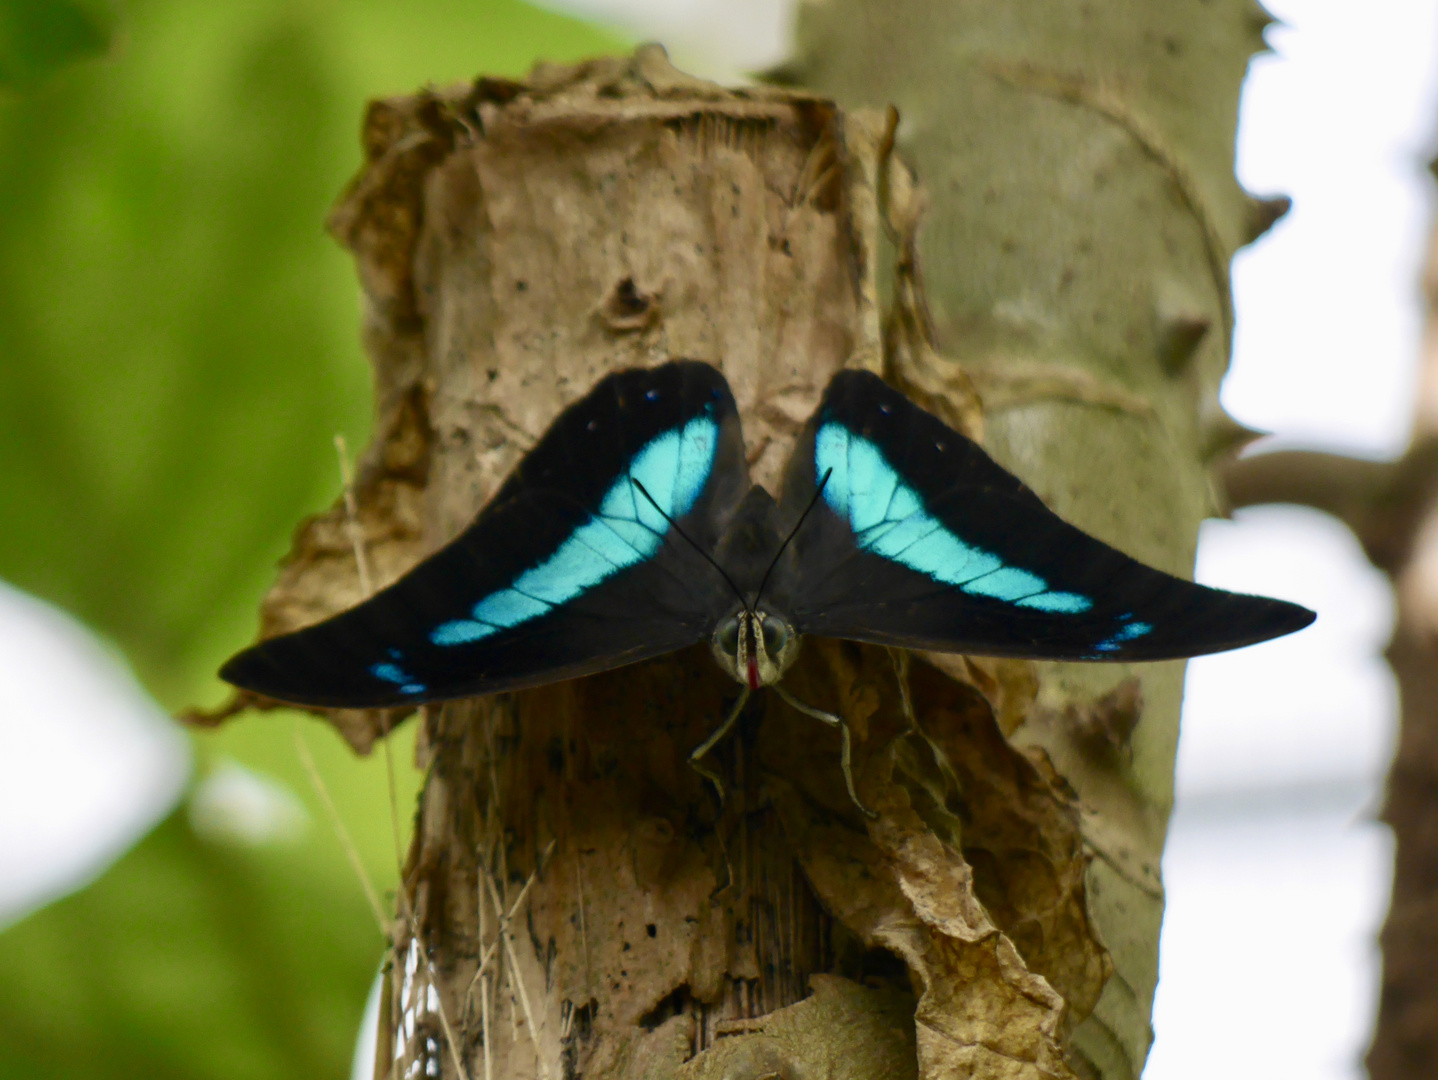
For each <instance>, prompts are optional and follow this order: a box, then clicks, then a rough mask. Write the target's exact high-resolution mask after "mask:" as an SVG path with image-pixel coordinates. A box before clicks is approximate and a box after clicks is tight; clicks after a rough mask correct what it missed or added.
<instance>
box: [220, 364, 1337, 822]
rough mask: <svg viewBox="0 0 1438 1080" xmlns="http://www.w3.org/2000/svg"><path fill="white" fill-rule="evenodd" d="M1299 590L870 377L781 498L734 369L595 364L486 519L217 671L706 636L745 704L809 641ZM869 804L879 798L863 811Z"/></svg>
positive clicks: (306, 695)
mask: <svg viewBox="0 0 1438 1080" xmlns="http://www.w3.org/2000/svg"><path fill="white" fill-rule="evenodd" d="M1313 619H1314V614H1313V612H1311V611H1309V610H1307V609H1306V608H1303V607H1299V606H1298V605H1296V604H1291V603H1287V602H1285V601H1281V600H1273V599H1269V598H1266V597H1259V596H1246V595H1240V594H1236V593H1230V592H1223V591H1221V590H1218V589H1212V588H1207V587H1205V586H1202V585H1196V584H1194V583H1193V582H1190V581H1185V580H1183V579H1182V578H1177V577H1174V576H1172V575H1170V574H1166V573H1163V572H1161V571H1159V570H1155V569H1152V568H1151V567H1148V566H1145V565H1143V564H1142V563H1140V562H1138V561H1136V560H1134V559H1132V558H1130V557H1129V556H1127V555H1124V554H1123V553H1122V552H1120V551H1118V550H1116V549H1115V548H1112V547H1110V546H1109V545H1107V544H1105V543H1103V542H1102V541H1099V540H1096V539H1095V538H1093V537H1091V536H1089V535H1087V534H1086V533H1084V532H1082V531H1080V530H1079V529H1077V528H1075V527H1074V526H1072V525H1069V524H1068V523H1066V522H1065V521H1063V520H1062V519H1061V518H1060V517H1058V516H1057V515H1056V514H1054V513H1053V512H1052V511H1050V510H1049V509H1048V508H1047V507H1046V506H1045V505H1044V504H1043V502H1042V501H1040V499H1039V498H1038V496H1037V495H1035V494H1034V493H1033V492H1032V491H1031V490H1030V489H1029V488H1027V487H1026V486H1025V485H1024V484H1023V483H1021V482H1020V481H1019V480H1018V479H1017V478H1016V477H1014V476H1013V475H1011V474H1010V473H1009V472H1007V471H1006V470H1004V469H1003V468H1002V467H1001V466H999V465H998V464H997V463H996V462H994V461H993V459H991V458H990V457H989V456H988V455H987V454H985V453H984V451H983V450H982V449H980V448H979V446H978V445H977V444H976V443H974V442H973V441H972V440H970V439H968V438H966V437H965V436H963V435H961V434H960V433H959V432H957V431H955V430H953V429H952V428H950V427H949V426H948V425H946V424H945V423H944V422H943V421H941V420H940V419H938V418H937V417H935V416H933V415H932V414H931V413H928V412H926V411H925V410H923V409H921V408H920V407H918V406H917V405H915V404H914V403H912V402H911V401H909V400H908V399H907V398H906V397H904V395H903V394H901V393H900V392H898V391H897V390H895V389H893V388H892V387H890V386H888V385H887V384H886V383H885V382H884V381H883V380H882V379H880V378H879V377H878V376H876V375H874V374H872V373H870V372H867V371H859V370H846V371H841V372H839V373H838V374H837V375H835V376H834V378H833V379H832V380H831V381H830V383H829V385H828V388H827V389H826V390H825V392H824V395H823V398H822V400H821V401H820V403H819V406H818V408H817V409H816V410H815V412H814V414H813V416H812V417H811V418H810V420H809V421H808V423H807V425H806V426H805V427H804V429H803V431H802V432H801V434H800V436H799V439H798V442H797V444H796V446H795V449H794V451H793V455H792V457H791V459H790V461H789V464H788V468H787V471H786V473H785V476H784V480H783V486H782V491H781V495H780V497H779V499H777V500H776V499H775V498H774V497H773V496H771V495H770V493H769V492H768V491H766V490H765V489H764V488H763V487H761V486H759V485H756V484H753V483H751V481H750V479H749V470H748V464H747V459H746V457H745V451H744V438H743V433H742V431H741V429H740V423H739V414H738V410H737V409H736V407H735V404H734V397H733V394H732V393H731V392H730V389H729V386H728V383H727V382H725V380H724V376H723V375H722V374H721V373H720V372H719V371H718V370H717V369H716V368H714V367H712V366H711V365H709V364H706V363H702V362H699V361H693V360H673V361H670V362H668V363H665V364H663V365H660V366H658V367H654V368H648V369H631V370H624V371H618V372H615V373H613V374H611V375H608V376H607V377H605V378H603V379H601V380H600V381H599V382H598V383H597V384H596V385H595V386H594V388H593V389H592V390H591V391H590V392H589V394H587V395H586V396H585V397H584V398H583V399H581V400H579V401H577V402H575V403H574V404H573V405H571V406H570V407H569V408H567V409H566V410H565V411H564V412H562V413H561V414H560V415H559V417H558V418H557V419H556V420H555V421H554V423H553V424H552V425H551V426H550V428H549V430H548V431H547V432H546V433H545V434H544V436H543V437H542V438H541V439H540V440H539V442H538V443H537V444H536V445H535V446H534V448H533V449H531V450H530V451H529V453H528V454H526V455H525V457H524V458H523V460H522V461H520V463H519V465H518V467H517V468H516V469H515V470H514V472H513V474H512V475H511V476H510V477H509V478H508V479H507V480H506V481H505V483H504V484H503V485H502V486H501V487H500V489H499V490H498V491H497V492H496V493H495V495H494V497H493V498H492V499H491V500H490V501H489V503H488V504H487V505H486V506H485V507H484V508H483V509H482V510H481V511H480V512H479V514H478V516H477V517H476V518H475V520H474V522H473V523H472V524H471V525H470V526H469V527H468V528H467V529H465V531H464V532H462V533H461V534H460V535H459V536H458V537H456V538H455V539H454V540H453V541H452V542H451V543H449V544H448V545H447V546H445V547H443V548H441V549H440V550H438V551H437V552H435V553H434V554H433V555H431V556H429V557H428V558H427V559H425V560H423V561H422V562H420V563H419V564H418V565H417V566H415V567H414V568H413V569H412V570H410V571H409V572H408V573H407V574H405V575H404V576H403V577H401V578H400V579H399V580H398V581H396V582H395V583H394V584H392V585H390V586H389V587H388V588H386V589H383V590H381V591H380V592H378V593H376V594H375V595H374V596H372V597H371V598H369V599H368V600H366V601H364V602H363V603H361V604H359V605H358V606H356V607H353V608H351V609H349V610H348V611H344V612H341V613H340V614H338V615H335V616H333V617H332V618H329V619H326V620H325V621H323V622H320V623H317V624H315V625H313V626H309V627H306V628H304V629H301V630H297V631H295V632H293V633H289V634H284V635H282V636H278V637H273V638H270V639H268V640H265V641H261V642H260V643H259V644H257V645H254V646H252V647H251V648H248V649H245V650H244V651H243V652H241V653H239V654H238V655H236V656H235V657H233V658H232V659H231V660H230V661H229V662H228V663H226V664H225V665H224V667H223V668H222V669H221V671H220V676H221V677H222V678H223V679H225V680H226V681H228V682H230V683H232V684H234V685H235V686H237V687H240V688H242V689H245V690H248V691H252V692H254V693H257V694H261V695H263V696H265V697H268V698H273V699H277V700H279V701H285V702H292V703H295V704H302V705H311V706H322V707H331V708H350V707H357V708H369V707H385V706H396V705H409V704H418V703H421V702H432V701H444V700H448V699H453V698H465V697H472V696H477V695H482V694H494V693H498V692H501V691H509V690H518V689H522V688H525V687H531V686H536V685H539V684H543V683H549V682H554V681H557V680H560V679H571V678H577V677H579V676H582V675H589V674H592V673H595V672H599V671H605V670H608V669H611V668H616V667H619V666H621V665H624V664H632V663H635V662H637V661H640V660H645V659H648V658H651V657H656V656H661V655H663V654H665V653H670V652H674V651H675V650H678V649H682V648H685V647H686V646H690V645H693V644H696V643H699V642H706V641H707V642H708V643H709V644H710V647H711V651H712V653H713V655H714V658H715V659H716V661H717V662H718V664H719V666H720V667H721V668H723V669H724V670H725V671H726V672H728V673H729V674H730V675H731V676H733V678H734V679H735V680H736V681H737V682H739V683H740V685H741V687H742V689H741V692H740V695H739V698H738V700H737V702H736V703H735V705H734V706H733V707H732V709H731V710H730V711H729V712H728V713H727V714H726V716H725V719H724V722H723V723H722V724H721V725H720V727H719V728H718V729H716V731H715V732H714V733H713V734H712V735H711V736H710V737H709V738H708V739H706V740H705V742H704V743H703V744H702V745H701V746H699V747H698V748H696V749H695V751H694V753H693V754H692V755H691V757H690V762H691V764H692V765H693V766H694V767H695V769H696V770H697V771H699V772H700V773H701V774H703V775H705V776H706V777H708V778H709V779H710V780H712V781H713V782H714V783H715V785H716V786H717V787H718V789H719V791H720V795H721V798H722V795H723V785H722V783H721V782H720V780H719V778H718V776H717V775H716V774H714V773H713V772H712V770H710V769H709V768H707V767H706V766H705V765H704V764H703V763H702V761H703V757H704V755H705V754H706V753H707V752H708V751H709V750H710V749H712V748H713V746H714V745H715V744H716V743H717V742H718V741H719V740H720V739H721V738H723V737H724V735H725V734H726V733H727V732H728V731H729V729H730V728H731V727H732V726H733V724H734V722H735V720H736V719H737V718H738V716H739V714H740V711H741V710H742V708H743V706H744V704H745V702H746V700H747V699H748V696H749V695H750V694H751V693H752V692H754V691H756V690H759V689H760V688H761V687H770V688H773V689H774V690H775V691H776V692H777V693H779V694H780V695H781V696H782V697H783V698H784V700H786V701H788V702H789V703H790V704H791V705H793V706H794V707H796V708H797V709H799V710H800V711H801V712H804V713H806V714H808V715H810V716H814V717H817V718H818V719H821V720H824V721H825V722H827V723H830V724H833V725H834V726H836V727H838V728H839V729H840V732H841V734H842V736H843V755H844V756H843V765H844V772H845V779H846V782H847V784H848V787H849V792H850V795H851V797H853V799H854V801H855V803H856V804H858V805H859V806H860V807H861V808H862V803H860V802H859V799H858V796H857V795H856V794H855V793H854V788H853V780H852V776H851V775H850V772H849V732H848V727H847V725H846V724H845V723H844V721H843V719H842V718H841V717H837V716H834V715H832V714H830V713H826V712H823V711H822V710H818V709H814V708H812V707H810V706H808V705H805V704H804V703H802V702H799V701H797V700H796V699H794V698H793V697H792V696H791V695H790V694H789V693H788V692H787V691H786V690H785V689H784V687H783V686H782V685H781V680H782V679H783V677H784V674H785V672H786V671H787V670H788V669H789V667H790V666H791V665H792V664H793V663H794V660H795V658H796V656H797V654H798V648H799V642H800V639H801V638H802V637H803V636H804V635H806V634H817V635H822V636H825V637H834V638H848V639H851V640H854V641H863V642H871V643H875V644H880V645H887V646H897V647H902V648H909V649H921V650H933V651H938V652H956V653H967V654H970V655H984V656H1007V657H1028V658H1033V659H1044V660H1095V661H1137V660H1163V659H1170V658H1175V657H1187V656H1197V655H1200V654H1203V653H1211V652H1219V651H1222V650H1225V649H1234V648H1238V647H1240V646H1243V645H1250V644H1253V643H1255V642H1259V641H1264V640H1267V639H1269V638H1274V637H1278V636H1280V635H1282V634H1288V633H1291V632H1293V631H1295V630H1299V629H1301V628H1302V627H1305V626H1307V625H1308V624H1309V623H1310V622H1312V621H1313ZM866 812H867V811H866Z"/></svg>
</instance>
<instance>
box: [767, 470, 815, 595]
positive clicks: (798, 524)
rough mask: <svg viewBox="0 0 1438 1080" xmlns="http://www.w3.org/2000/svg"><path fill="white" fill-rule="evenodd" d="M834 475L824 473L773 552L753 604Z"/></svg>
mask: <svg viewBox="0 0 1438 1080" xmlns="http://www.w3.org/2000/svg"><path fill="white" fill-rule="evenodd" d="M833 475H834V470H833V469H829V470H827V471H826V472H825V473H824V479H822V480H820V481H819V486H818V487H817V488H815V489H814V496H813V498H811V499H810V500H809V505H808V506H806V507H804V512H803V513H802V514H800V515H799V520H798V521H796V522H794V527H793V528H792V529H790V530H789V535H788V536H786V537H784V542H783V543H782V544H780V545H779V550H778V551H776V552H774V561H773V562H771V563H770V564H769V569H767V570H765V571H764V577H763V578H762V579H761V580H760V582H759V591H758V592H756V593H755V594H754V603H756V604H757V603H758V602H759V598H760V597H761V596H763V595H764V586H765V585H767V584H769V575H770V574H772V573H773V572H774V567H776V566H778V565H779V557H780V556H781V555H783V554H784V549H785V548H787V547H788V546H789V541H790V540H792V539H794V536H795V534H797V533H798V531H799V529H800V528H801V527H802V526H803V524H804V519H805V518H807V517H808V516H809V511H810V510H812V509H814V504H815V503H817V502H818V501H819V496H820V495H822V494H824V485H825V484H827V483H828V482H829V477H831V476H833Z"/></svg>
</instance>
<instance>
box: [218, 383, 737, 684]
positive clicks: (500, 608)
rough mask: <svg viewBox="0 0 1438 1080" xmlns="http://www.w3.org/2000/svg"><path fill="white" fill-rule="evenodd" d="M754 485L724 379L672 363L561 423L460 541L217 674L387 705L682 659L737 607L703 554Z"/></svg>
mask: <svg viewBox="0 0 1438 1080" xmlns="http://www.w3.org/2000/svg"><path fill="white" fill-rule="evenodd" d="M747 488H748V478H747V468H746V465H745V459H744V452H743V438H742V434H741V432H740V430H739V420H738V415H737V413H736V411H735V408H734V401H733V398H732V396H731V395H730V393H729V388H728V386H727V384H726V383H725V382H724V378H723V376H722V375H721V374H720V373H719V372H718V371H717V370H715V369H714V368H712V367H710V366H709V365H707V364H701V363H695V362H690V361H675V362H671V363H668V364H665V365H663V366H662V367H658V368H654V369H649V370H635V371H624V372H619V373H617V374H615V375H611V376H609V377H607V378H605V379H603V380H602V381H600V382H599V383H598V384H597V385H596V386H595V388H594V389H593V390H592V391H591V392H590V393H589V395H587V396H586V397H585V398H584V399H582V400H581V401H579V402H577V403H576V404H575V405H573V406H571V407H570V408H569V409H567V410H566V411H565V412H564V413H562V414H561V415H560V416H559V418H558V419H557V420H556V421H555V422H554V424H553V425H552V426H551V427H550V429H549V431H548V432H546V433H545V435H544V437H543V438H542V439H541V440H540V441H539V443H538V444H536V446H535V447H534V448H533V449H532V450H531V451H530V452H529V453H528V454H527V455H526V456H525V458H524V460H523V461H522V462H521V463H520V465H519V467H518V468H517V469H516V470H515V472H514V474H513V475H512V476H511V477H510V478H509V479H508V480H507V481H506V482H505V483H504V485H503V486H502V487H501V488H500V490H499V491H498V492H497V493H496V495H495V497H494V499H493V500H491V502H490V503H489V505H488V506H486V507H485V508H484V509H483V510H482V511H481V512H480V514H479V516H478V517H477V519H476V520H475V521H474V523H473V524H472V525H470V526H469V528H468V529H466V530H465V531H464V532H463V533H462V534H460V536H459V537H458V538H456V539H455V540H454V541H453V542H452V543H450V544H449V545H447V546H446V547H444V548H442V549H441V550H439V551H438V552H436V553H435V554H434V555H432V556H430V557H429V558H427V559H425V560H424V561H423V562H421V563H420V564H419V565H418V566H416V567H415V568H414V569H413V570H411V571H410V572H409V573H408V574H406V575H405V576H404V577H402V578H400V579H399V580H398V581H397V582H395V583H394V584H393V585H391V586H389V587H388V588H386V589H384V590H382V591H381V592H379V593H376V594H375V596H373V597H372V598H370V599H369V600H367V601H365V602H364V603H362V604H360V605H359V606H357V607H355V608H352V609H350V610H349V611H346V612H342V613H341V614H339V615H336V616H335V617H333V618H331V619H328V620H326V621H324V622H321V623H318V624H316V625H314V626H311V627H307V628H305V629H303V630H299V631H296V632H295V633H292V634H287V635H284V636H281V637H276V638H271V639H268V640H266V641H262V642H260V643H259V644H258V645H256V646H254V647H252V648H250V649H247V650H245V651H244V652H242V653H240V654H239V655H238V656H236V657H234V658H233V659H232V660H231V661H230V662H229V663H228V664H226V665H225V667H224V669H223V670H222V671H221V675H222V677H223V678H225V679H227V680H228V681H230V682H232V683H234V684H235V685H237V686H240V687H243V688H244V689H247V690H251V691H254V692H256V693H260V694H263V695H265V696H267V697H272V698H275V699H277V700H281V701H290V702H296V703H300V704H309V705H319V706H329V707H379V706H387V705H401V704H411V703H417V702H423V701H435V700H444V699H448V698H456V697H468V696H472V695H478V694H488V693H495V692H497V691H501V690H511V689H517V688H521V687H525V686H532V685H536V684H538V683H542V682H548V681H553V680H556V679H562V678H571V677H574V676H578V675H583V674H588V673H591V672H595V671H601V670H605V669H607V668H612V667H618V666H620V665H622V664H626V663H631V662H633V661H635V660H641V659H644V658H646V657H650V656H657V655H660V654H663V653H666V652H671V651H673V650H675V649H679V648H683V647H684V646H686V645H689V644H692V643H694V642H697V641H700V640H703V639H704V638H705V637H707V636H708V634H709V632H710V629H711V628H712V626H713V623H714V620H715V619H716V618H717V615H718V612H719V610H720V609H721V608H722V607H723V606H724V605H725V604H727V603H728V602H729V601H730V595H729V593H728V591H727V586H726V585H725V584H724V582H723V580H722V578H720V577H719V576H718V574H717V573H716V572H715V571H714V569H713V568H712V567H711V566H710V565H709V564H708V563H707V562H706V561H705V559H704V557H703V556H702V555H701V554H700V553H699V552H698V551H696V550H695V546H696V545H697V546H699V547H703V548H704V549H705V550H706V551H708V550H711V549H712V547H713V545H714V543H715V541H716V540H717V538H718V535H719V531H720V529H721V527H722V524H723V522H724V521H725V520H726V519H727V517H728V516H729V515H730V514H731V513H732V511H733V508H734V506H736V505H737V503H738V502H739V500H740V498H741V497H742V496H743V494H744V492H745V490H747ZM666 515H667V518H672V519H674V521H676V522H678V523H679V526H680V527H682V528H683V529H684V532H685V533H686V535H688V536H689V537H690V538H691V540H692V541H693V544H691V543H689V542H687V541H685V540H682V539H680V538H679V537H678V536H677V535H676V534H675V531H674V529H673V528H672V527H671V525H670V523H669V521H668V520H667V519H666Z"/></svg>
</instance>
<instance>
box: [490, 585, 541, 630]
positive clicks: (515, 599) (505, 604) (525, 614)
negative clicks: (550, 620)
mask: <svg viewBox="0 0 1438 1080" xmlns="http://www.w3.org/2000/svg"><path fill="white" fill-rule="evenodd" d="M553 606H554V605H552V604H546V603H544V601H542V600H536V599H534V597H532V596H525V595H524V593H522V592H516V591H515V590H514V589H500V590H499V592H497V593H493V594H492V595H490V596H486V597H485V598H484V599H483V600H481V601H480V602H479V603H477V604H475V605H474V617H475V618H476V619H478V620H479V621H480V622H487V623H492V624H493V625H495V626H499V627H506V628H507V627H510V626H514V625H515V624H516V623H522V622H525V621H526V620H528V619H537V618H539V616H541V615H545V614H548V612H549V610H550V608H552V607H553Z"/></svg>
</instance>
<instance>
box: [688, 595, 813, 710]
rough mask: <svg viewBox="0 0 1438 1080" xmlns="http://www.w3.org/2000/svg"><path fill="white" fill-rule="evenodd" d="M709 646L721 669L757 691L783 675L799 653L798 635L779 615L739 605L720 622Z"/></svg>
mask: <svg viewBox="0 0 1438 1080" xmlns="http://www.w3.org/2000/svg"><path fill="white" fill-rule="evenodd" d="M710 648H711V649H712V650H713V652H714V659H715V660H717V661H718V662H719V666H720V667H721V668H723V669H724V670H725V671H727V672H728V673H729V674H730V675H731V676H733V678H734V679H735V680H736V681H738V682H740V683H742V684H743V685H745V686H747V687H748V688H749V689H750V690H758V689H759V688H760V687H761V686H771V685H773V684H774V683H776V682H778V681H779V680H780V679H782V678H783V677H784V672H786V671H788V670H789V667H790V665H791V664H793V663H794V660H795V659H796V658H797V657H798V655H799V635H798V634H796V633H794V628H793V627H792V626H790V625H789V621H788V620H787V619H785V618H784V617H783V616H782V615H778V614H775V613H774V612H772V611H765V610H764V609H763V608H759V609H757V610H750V609H747V608H741V609H740V610H738V611H736V612H734V613H733V614H732V615H729V616H727V617H726V618H724V619H721V620H720V621H719V625H718V626H717V627H715V629H714V636H713V638H712V639H710Z"/></svg>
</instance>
